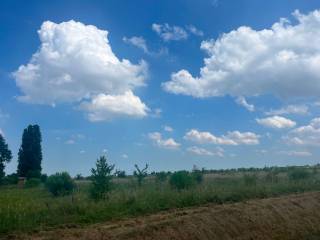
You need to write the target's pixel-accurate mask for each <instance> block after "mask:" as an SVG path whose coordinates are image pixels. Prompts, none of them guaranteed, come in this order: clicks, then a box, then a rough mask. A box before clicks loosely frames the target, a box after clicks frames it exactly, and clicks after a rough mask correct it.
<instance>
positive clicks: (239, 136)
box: [184, 129, 259, 145]
mask: <svg viewBox="0 0 320 240" xmlns="http://www.w3.org/2000/svg"><path fill="white" fill-rule="evenodd" d="M184 139H186V140H189V141H193V142H197V143H200V144H206V143H211V144H218V145H241V144H244V145H255V144H259V135H256V134H255V133H252V132H244V133H241V132H239V131H233V132H228V133H227V134H226V135H222V136H221V137H217V136H215V135H213V134H212V133H210V132H200V131H198V130H196V129H191V130H190V131H188V132H187V133H186V134H185V136H184Z"/></svg>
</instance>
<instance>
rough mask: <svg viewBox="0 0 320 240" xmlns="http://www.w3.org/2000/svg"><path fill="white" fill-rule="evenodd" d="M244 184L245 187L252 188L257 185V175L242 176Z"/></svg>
mask: <svg viewBox="0 0 320 240" xmlns="http://www.w3.org/2000/svg"><path fill="white" fill-rule="evenodd" d="M243 181H244V184H245V185H247V186H252V185H256V184H257V175H256V174H244V175H243Z"/></svg>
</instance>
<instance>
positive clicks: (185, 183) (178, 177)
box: [169, 171, 194, 190]
mask: <svg viewBox="0 0 320 240" xmlns="http://www.w3.org/2000/svg"><path fill="white" fill-rule="evenodd" d="M169 183H170V185H171V186H172V187H173V188H176V189H178V190H182V189H188V188H190V187H191V186H193V183H194V181H193V178H192V176H191V175H190V173H189V172H187V171H178V172H175V173H173V174H172V175H171V177H170V180H169Z"/></svg>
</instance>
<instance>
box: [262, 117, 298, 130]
mask: <svg viewBox="0 0 320 240" xmlns="http://www.w3.org/2000/svg"><path fill="white" fill-rule="evenodd" d="M256 121H257V123H259V124H260V125H263V126H265V127H270V128H277V129H280V128H292V127H294V126H296V122H294V121H292V120H290V119H288V118H284V117H281V116H273V117H267V118H257V119H256Z"/></svg>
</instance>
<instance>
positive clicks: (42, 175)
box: [40, 174, 48, 183]
mask: <svg viewBox="0 0 320 240" xmlns="http://www.w3.org/2000/svg"><path fill="white" fill-rule="evenodd" d="M47 179H48V175H47V174H41V176H40V180H41V182H42V183H45V182H46V181H47Z"/></svg>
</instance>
